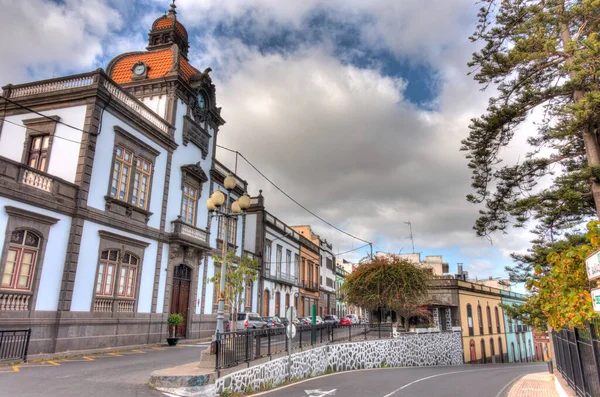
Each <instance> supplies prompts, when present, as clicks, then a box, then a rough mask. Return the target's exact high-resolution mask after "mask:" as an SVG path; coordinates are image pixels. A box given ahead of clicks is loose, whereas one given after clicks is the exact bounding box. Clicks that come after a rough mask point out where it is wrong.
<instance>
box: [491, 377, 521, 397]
mask: <svg viewBox="0 0 600 397" xmlns="http://www.w3.org/2000/svg"><path fill="white" fill-rule="evenodd" d="M522 376H524V375H517V376H516V377H515V378H514V379H513V380H511V381H510V382H508V383H507V384H505V385H504V387H503V388H502V389H501V390H500V391H499V392H498V394H496V397H500V396H501V395H502V393H504V390H506V388H507V387H508V386H510V385H512V384H514V383H515V382H516V381H517V380H518V379H519V378H521V377H522Z"/></svg>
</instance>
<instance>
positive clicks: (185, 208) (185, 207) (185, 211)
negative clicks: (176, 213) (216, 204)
mask: <svg viewBox="0 0 600 397" xmlns="http://www.w3.org/2000/svg"><path fill="white" fill-rule="evenodd" d="M186 188H187V190H188V193H186V191H185V190H186ZM191 191H194V192H195V196H194V195H192V194H190V193H189V192H191ZM199 198H200V191H199V189H198V188H197V187H195V186H192V185H191V184H190V183H186V182H184V183H183V186H182V188H181V211H180V214H181V220H182V221H183V223H185V224H187V225H191V226H194V227H195V226H196V216H197V214H198V200H199ZM186 199H187V203H186ZM190 202H191V203H192V205H191V211H189V209H190V204H189V203H190ZM188 215H191V217H192V219H191V222H188Z"/></svg>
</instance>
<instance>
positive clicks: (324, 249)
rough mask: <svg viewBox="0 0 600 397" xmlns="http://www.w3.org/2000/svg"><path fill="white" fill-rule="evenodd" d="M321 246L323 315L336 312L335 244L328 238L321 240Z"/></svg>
mask: <svg viewBox="0 0 600 397" xmlns="http://www.w3.org/2000/svg"><path fill="white" fill-rule="evenodd" d="M319 247H320V249H321V275H320V279H319V282H320V286H321V288H320V298H319V315H320V316H321V317H323V316H325V315H327V314H335V307H336V295H335V256H334V255H333V245H331V244H330V243H328V242H327V240H321V242H320V244H319Z"/></svg>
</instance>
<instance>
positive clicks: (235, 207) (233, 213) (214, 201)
mask: <svg viewBox="0 0 600 397" xmlns="http://www.w3.org/2000/svg"><path fill="white" fill-rule="evenodd" d="M236 185H237V181H236V179H235V177H234V176H233V175H231V174H229V175H227V177H226V178H225V181H224V182H223V186H224V187H225V189H226V190H227V204H226V205H225V211H222V212H221V211H217V210H218V209H219V208H220V207H221V206H222V205H223V204H224V203H225V194H223V192H222V191H220V190H215V192H214V193H213V194H212V195H211V196H210V198H209V199H208V200H206V208H207V209H208V211H209V214H210V216H211V217H212V216H214V217H217V218H218V217H224V218H225V234H224V237H223V252H222V255H223V260H222V263H221V280H220V281H221V282H220V287H219V306H218V308H217V329H216V330H215V339H216V335H217V333H222V332H224V331H225V327H224V321H223V320H224V318H225V316H224V314H225V272H226V271H227V245H228V244H229V218H235V217H237V216H239V215H243V214H244V211H246V210H247V209H248V208H249V207H250V196H248V193H244V194H243V195H242V197H240V198H238V199H237V200H236V201H234V202H233V203H232V204H231V205H230V201H231V191H232V190H233V189H235V187H236ZM228 209H230V212H228ZM232 320H233V321H235V319H232Z"/></svg>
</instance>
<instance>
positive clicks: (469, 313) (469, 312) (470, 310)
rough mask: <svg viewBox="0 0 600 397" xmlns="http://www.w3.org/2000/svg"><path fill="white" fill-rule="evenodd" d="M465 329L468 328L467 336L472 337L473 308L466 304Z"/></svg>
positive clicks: (473, 332) (473, 331)
mask: <svg viewBox="0 0 600 397" xmlns="http://www.w3.org/2000/svg"><path fill="white" fill-rule="evenodd" d="M467 327H468V328H469V336H474V334H475V330H474V326H473V306H472V305H471V304H470V303H467Z"/></svg>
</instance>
